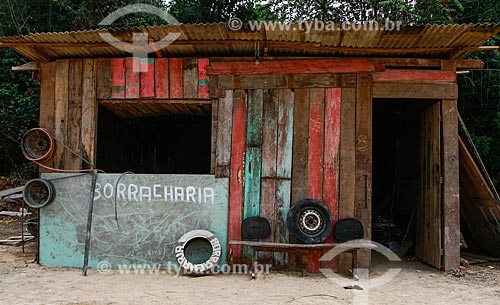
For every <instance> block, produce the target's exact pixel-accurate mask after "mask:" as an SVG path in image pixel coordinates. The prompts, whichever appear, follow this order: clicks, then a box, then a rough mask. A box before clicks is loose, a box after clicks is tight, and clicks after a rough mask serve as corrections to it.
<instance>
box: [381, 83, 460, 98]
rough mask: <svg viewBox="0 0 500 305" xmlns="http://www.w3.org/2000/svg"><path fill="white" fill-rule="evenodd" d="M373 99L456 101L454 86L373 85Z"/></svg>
mask: <svg viewBox="0 0 500 305" xmlns="http://www.w3.org/2000/svg"><path fill="white" fill-rule="evenodd" d="M372 93H373V97H374V98H404V99H457V98H458V87H457V85H456V84H401V83H390V84H389V83H374V84H373V89H372Z"/></svg>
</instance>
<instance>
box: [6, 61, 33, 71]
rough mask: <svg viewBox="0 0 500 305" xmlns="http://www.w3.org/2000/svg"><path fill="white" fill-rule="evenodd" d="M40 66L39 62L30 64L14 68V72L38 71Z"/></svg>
mask: <svg viewBox="0 0 500 305" xmlns="http://www.w3.org/2000/svg"><path fill="white" fill-rule="evenodd" d="M38 70H40V64H39V63H37V62H29V63H26V64H24V65H20V66H15V67H12V71H38Z"/></svg>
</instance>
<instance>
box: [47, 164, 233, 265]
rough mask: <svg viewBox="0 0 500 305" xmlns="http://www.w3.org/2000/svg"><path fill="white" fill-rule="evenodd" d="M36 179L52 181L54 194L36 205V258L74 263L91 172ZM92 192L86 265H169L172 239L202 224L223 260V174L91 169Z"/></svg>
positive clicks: (80, 249) (79, 257)
mask: <svg viewBox="0 0 500 305" xmlns="http://www.w3.org/2000/svg"><path fill="white" fill-rule="evenodd" d="M42 177H43V178H45V179H49V180H51V181H52V183H53V185H54V187H55V190H56V197H55V200H54V202H52V203H51V204H49V205H47V206H45V207H44V208H42V209H40V264H42V265H44V266H49V267H81V266H82V264H83V254H84V247H85V235H86V226H87V216H88V208H89V201H90V185H91V175H89V174H84V175H81V174H79V175H71V174H42ZM118 180H119V183H117V182H118ZM115 185H116V189H115ZM94 198H95V201H94V212H93V223H92V238H91V247H90V249H91V250H90V259H89V266H90V267H91V268H96V267H97V266H98V264H99V262H103V261H106V262H107V263H109V264H110V266H111V267H113V268H117V267H118V264H155V265H156V266H160V267H162V268H165V269H167V268H168V269H176V268H177V264H176V260H175V255H174V247H175V244H176V243H177V241H178V239H179V238H180V237H181V236H182V235H183V234H185V233H187V232H189V231H191V230H195V229H205V230H209V231H211V232H213V233H214V234H215V235H216V236H217V238H218V239H219V241H220V243H221V245H222V263H225V258H226V246H227V225H228V179H227V178H223V179H216V178H215V177H214V176H210V175H148V174H140V175H136V174H132V175H120V174H99V175H98V178H97V186H96V194H95V196H94ZM115 199H116V208H117V215H118V221H116V220H115Z"/></svg>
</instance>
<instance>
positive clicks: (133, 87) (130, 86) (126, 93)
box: [97, 57, 209, 100]
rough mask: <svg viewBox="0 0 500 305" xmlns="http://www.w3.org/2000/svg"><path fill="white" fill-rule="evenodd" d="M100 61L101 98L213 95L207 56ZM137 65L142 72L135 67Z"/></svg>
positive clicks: (98, 82) (199, 97)
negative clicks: (210, 89)
mask: <svg viewBox="0 0 500 305" xmlns="http://www.w3.org/2000/svg"><path fill="white" fill-rule="evenodd" d="M98 63H99V67H100V70H99V77H98V79H97V96H98V98H99V99H105V100H108V99H139V98H144V99H153V98H158V99H167V98H173V99H175V98H179V99H182V98H190V99H208V98H209V90H208V87H209V82H208V74H207V68H208V65H209V60H208V59H206V58H201V59H196V58H143V59H140V60H139V59H137V62H134V59H133V58H131V57H128V58H112V59H105V58H103V59H98ZM135 65H138V66H139V67H140V69H141V70H140V71H141V72H135V71H134V66H135ZM110 87H111V88H110ZM110 89H111V90H110Z"/></svg>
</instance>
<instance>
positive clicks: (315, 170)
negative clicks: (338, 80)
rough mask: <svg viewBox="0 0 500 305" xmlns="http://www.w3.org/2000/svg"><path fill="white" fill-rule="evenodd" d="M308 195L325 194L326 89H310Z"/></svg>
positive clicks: (315, 196) (316, 197)
mask: <svg viewBox="0 0 500 305" xmlns="http://www.w3.org/2000/svg"><path fill="white" fill-rule="evenodd" d="M310 100H311V106H310V107H311V108H310V120H309V168H308V175H309V179H308V196H309V197H310V198H314V199H321V197H322V195H323V132H324V105H325V104H324V101H325V89H317V88H314V89H311V90H310Z"/></svg>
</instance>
